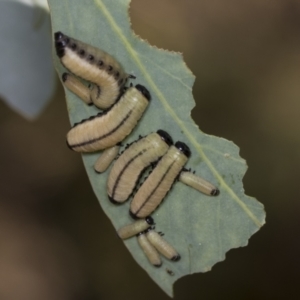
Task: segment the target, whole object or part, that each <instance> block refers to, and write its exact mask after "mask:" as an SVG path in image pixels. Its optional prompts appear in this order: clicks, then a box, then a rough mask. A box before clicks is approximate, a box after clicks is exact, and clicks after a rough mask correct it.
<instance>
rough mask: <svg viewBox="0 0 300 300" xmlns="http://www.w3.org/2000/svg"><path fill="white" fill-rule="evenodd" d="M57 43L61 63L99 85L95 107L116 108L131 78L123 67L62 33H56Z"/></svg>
mask: <svg viewBox="0 0 300 300" xmlns="http://www.w3.org/2000/svg"><path fill="white" fill-rule="evenodd" d="M54 39H55V47H56V53H57V56H58V57H59V58H60V61H61V63H62V64H63V65H64V66H65V67H66V68H67V69H68V70H70V71H71V72H72V73H73V74H75V75H76V76H79V77H81V78H83V79H85V80H87V81H90V82H92V83H95V84H96V86H95V87H94V89H93V91H92V93H91V99H92V100H93V102H94V104H95V105H96V106H98V107H99V108H101V109H106V108H108V107H110V106H111V105H112V104H114V103H115V101H116V100H117V99H118V97H119V96H120V94H121V92H122V91H123V87H124V85H125V83H126V81H127V78H128V77H129V76H128V74H126V73H125V71H124V70H123V68H122V66H121V65H120V64H119V63H118V62H117V61H116V60H115V59H114V58H113V57H112V56H111V55H109V54H108V53H106V52H105V51H102V50H101V49H98V48H96V47H93V46H91V45H88V44H85V43H83V42H81V41H79V40H76V39H73V38H71V37H69V36H67V35H65V34H63V33H61V32H56V33H55V34H54ZM80 88H82V89H83V90H86V89H87V88H86V87H85V86H81V87H80ZM83 93H85V91H84V92H83Z"/></svg>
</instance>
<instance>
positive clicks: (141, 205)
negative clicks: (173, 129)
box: [130, 142, 191, 218]
mask: <svg viewBox="0 0 300 300" xmlns="http://www.w3.org/2000/svg"><path fill="white" fill-rule="evenodd" d="M190 155H191V151H190V149H189V147H188V146H187V145H186V144H184V143H182V142H176V143H175V145H174V146H171V147H170V148H169V150H168V152H167V153H166V154H165V155H164V156H163V157H162V158H161V160H160V161H159V162H158V164H157V166H156V167H155V168H154V170H153V171H152V173H151V174H150V175H149V176H148V178H147V179H146V180H145V181H144V183H143V184H142V186H141V187H140V188H139V190H138V191H137V193H136V194H135V196H134V198H133V200H132V202H131V205H130V215H131V216H132V217H133V218H145V217H147V216H149V215H150V214H151V213H152V212H153V211H154V210H155V209H156V208H157V206H158V205H159V204H160V203H161V202H162V200H163V199H164V197H165V196H166V194H167V193H168V191H169V190H170V188H171V187H172V185H173V183H174V181H175V180H176V178H177V177H178V175H179V173H180V172H181V170H182V169H183V167H184V165H185V163H186V162H187V160H188V158H189V157H190Z"/></svg>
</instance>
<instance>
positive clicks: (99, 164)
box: [94, 145, 120, 173]
mask: <svg viewBox="0 0 300 300" xmlns="http://www.w3.org/2000/svg"><path fill="white" fill-rule="evenodd" d="M119 149H120V146H119V145H116V146H112V147H110V148H107V149H105V150H104V151H103V152H102V153H101V155H100V157H99V158H98V159H97V161H96V162H95V164H94V169H95V171H96V172H97V173H103V172H105V171H106V170H107V168H108V167H109V166H110V164H111V163H112V161H113V160H114V159H115V158H116V156H117V155H118V153H119Z"/></svg>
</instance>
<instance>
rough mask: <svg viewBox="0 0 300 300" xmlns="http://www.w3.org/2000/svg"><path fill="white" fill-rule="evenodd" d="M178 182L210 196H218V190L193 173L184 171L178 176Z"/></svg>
mask: <svg viewBox="0 0 300 300" xmlns="http://www.w3.org/2000/svg"><path fill="white" fill-rule="evenodd" d="M179 181H181V182H182V183H184V184H186V185H188V186H190V187H192V188H194V189H196V190H198V191H199V192H202V193H204V194H206V195H210V196H218V195H219V194H220V190H219V189H218V188H216V187H215V186H214V185H212V184H211V183H210V182H208V181H206V180H204V179H203V178H201V177H199V176H196V175H195V174H194V173H192V172H190V171H188V170H186V169H184V170H182V172H181V173H180V175H179Z"/></svg>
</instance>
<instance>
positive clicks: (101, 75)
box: [54, 32, 219, 266]
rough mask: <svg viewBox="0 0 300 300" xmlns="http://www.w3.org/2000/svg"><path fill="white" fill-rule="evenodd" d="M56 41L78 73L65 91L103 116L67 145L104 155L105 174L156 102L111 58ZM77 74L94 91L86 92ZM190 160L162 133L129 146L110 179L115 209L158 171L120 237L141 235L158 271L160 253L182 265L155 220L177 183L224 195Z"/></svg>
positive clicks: (139, 194)
mask: <svg viewBox="0 0 300 300" xmlns="http://www.w3.org/2000/svg"><path fill="white" fill-rule="evenodd" d="M54 39H55V48H56V53H57V56H58V57H59V58H60V61H61V63H62V64H63V65H64V67H65V68H66V69H68V70H69V71H70V72H71V73H72V74H70V73H63V75H62V81H63V83H64V86H65V87H66V88H68V89H69V90H70V91H71V92H73V93H74V94H75V95H77V96H78V97H79V98H80V99H82V100H83V101H84V102H85V103H86V104H88V105H95V106H97V107H98V108H99V109H101V110H102V111H101V112H99V113H98V114H97V115H94V116H91V117H89V118H87V119H84V120H82V121H81V122H79V123H76V124H74V125H73V127H72V128H71V130H70V131H69V132H68V134H67V145H68V146H69V148H70V149H72V150H74V151H77V152H95V151H99V150H103V152H102V155H101V156H100V157H99V159H98V160H97V161H96V162H95V165H94V168H95V170H96V171H97V172H98V173H102V172H104V171H106V170H107V168H108V167H109V166H110V164H111V163H112V162H113V160H115V159H116V157H117V156H118V154H119V150H120V146H121V142H122V141H123V140H124V139H125V138H126V137H127V136H128V135H129V134H130V133H131V132H132V130H133V129H134V128H135V126H136V125H137V123H138V121H139V120H140V119H141V117H142V116H143V114H144V112H145V110H146V109H147V106H148V105H149V102H150V100H151V95H150V92H149V91H148V89H147V88H146V87H144V86H143V85H140V84H137V85H136V86H133V85H132V84H131V85H130V86H129V87H128V86H126V83H127V81H128V79H129V78H135V77H134V76H133V75H130V74H127V73H126V72H125V71H124V70H123V68H122V66H121V65H120V64H119V63H118V62H117V61H116V60H115V59H114V58H113V57H112V56H110V55H109V54H108V53H106V52H104V51H102V50H100V49H98V48H95V47H93V46H90V45H87V44H85V43H83V42H80V41H78V40H75V39H73V38H71V37H69V36H67V35H65V34H63V33H61V32H56V33H55V34H54ZM73 74H74V75H76V76H77V77H80V78H82V79H84V80H86V81H89V82H91V83H92V84H93V85H92V86H86V85H85V84H83V83H82V82H81V81H80V79H78V78H77V77H76V76H74V75H73ZM190 155H191V151H190V149H189V147H188V146H187V145H186V144H185V143H183V142H181V141H177V142H175V143H174V142H173V139H172V137H171V136H170V135H169V134H168V133H167V132H166V131H164V130H162V129H160V130H157V132H153V133H150V134H148V135H147V136H145V137H140V138H139V139H138V140H137V141H135V142H133V143H132V144H130V145H128V146H127V147H126V149H125V150H124V151H123V152H122V153H121V154H120V155H119V156H118V158H117V159H116V160H115V163H114V164H113V166H112V168H111V171H110V173H109V176H108V180H107V193H108V198H109V200H110V201H111V202H112V203H114V204H122V203H124V202H125V201H127V200H128V199H129V198H130V197H131V196H132V194H133V192H134V190H135V189H136V187H137V184H138V182H139V179H140V177H141V175H142V174H143V172H144V171H145V170H146V169H147V168H149V167H152V169H153V170H152V172H151V173H150V175H149V176H148V177H147V178H146V180H145V181H144V182H143V183H142V185H141V186H140V188H138V190H137V191H136V193H135V195H134V196H133V199H132V201H131V205H130V211H129V213H130V215H131V216H132V217H133V218H134V219H140V220H138V221H135V222H134V223H132V224H129V225H126V226H125V227H123V228H121V229H120V230H119V231H118V233H119V236H120V237H121V238H122V239H126V238H129V237H132V236H135V235H137V239H138V242H139V244H140V246H141V248H142V249H143V251H144V252H145V255H146V256H147V257H148V259H149V261H150V262H151V263H152V264H153V265H155V266H160V265H161V259H160V256H159V254H158V252H160V253H161V254H162V255H163V256H165V257H166V258H168V259H171V260H173V261H177V260H179V259H180V255H179V254H178V253H177V252H176V251H175V249H174V248H173V247H172V246H171V245H170V244H168V243H167V242H166V241H165V240H164V239H163V238H162V236H161V235H160V234H159V233H157V232H156V231H155V230H154V227H153V226H152V225H153V219H152V218H151V217H150V215H151V214H152V213H153V212H154V211H155V209H156V208H157V207H158V206H159V205H160V203H161V202H162V201H163V199H164V198H165V196H166V195H167V193H168V192H169V190H170V189H171V187H172V185H173V184H174V182H175V181H176V180H179V181H181V182H183V183H185V184H186V185H188V186H190V187H192V188H194V189H196V190H198V191H200V192H202V193H204V194H207V195H210V196H217V195H218V194H219V190H218V189H217V188H216V187H215V186H214V185H212V184H211V183H209V182H207V181H206V180H204V179H202V178H201V177H198V176H196V175H195V174H194V173H193V172H191V171H190V170H187V169H186V168H185V164H186V162H187V160H188V158H189V157H190ZM151 220H152V221H151ZM157 251H158V252H157Z"/></svg>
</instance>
